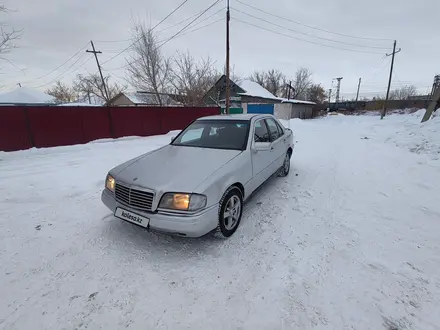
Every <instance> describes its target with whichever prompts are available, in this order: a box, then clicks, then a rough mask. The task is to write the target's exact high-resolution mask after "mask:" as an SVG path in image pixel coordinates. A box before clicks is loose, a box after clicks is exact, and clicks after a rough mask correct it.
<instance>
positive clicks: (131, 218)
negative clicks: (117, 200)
mask: <svg viewBox="0 0 440 330" xmlns="http://www.w3.org/2000/svg"><path fill="white" fill-rule="evenodd" d="M115 217H117V218H119V219H122V220H125V221H128V222H131V223H134V224H136V225H139V226H142V227H145V228H146V227H148V223H149V222H150V219H148V218H146V217H144V216H142V215H139V214H136V213H133V212H131V211H127V210H124V209H121V208H120V207H118V208H117V209H116V211H115Z"/></svg>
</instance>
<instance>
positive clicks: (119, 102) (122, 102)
mask: <svg viewBox="0 0 440 330" xmlns="http://www.w3.org/2000/svg"><path fill="white" fill-rule="evenodd" d="M110 105H112V106H130V105H134V103H133V102H131V101H130V99H129V98H128V97H127V96H125V95H124V94H121V95H120V96H119V97H118V98H116V99H115V100H113V101H112V103H111V104H110Z"/></svg>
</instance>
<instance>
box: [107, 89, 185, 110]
mask: <svg viewBox="0 0 440 330" xmlns="http://www.w3.org/2000/svg"><path fill="white" fill-rule="evenodd" d="M178 99H179V95H172V94H160V95H156V94H154V93H147V92H135V93H128V92H126V93H119V94H118V95H116V96H115V97H114V98H113V99H111V100H110V102H109V103H108V104H109V105H112V106H155V107H159V106H181V105H182V103H181V102H179V100H178Z"/></svg>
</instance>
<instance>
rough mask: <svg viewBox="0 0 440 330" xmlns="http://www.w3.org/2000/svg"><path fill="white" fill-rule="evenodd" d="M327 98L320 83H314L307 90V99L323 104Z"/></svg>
mask: <svg viewBox="0 0 440 330" xmlns="http://www.w3.org/2000/svg"><path fill="white" fill-rule="evenodd" d="M327 98H328V96H327V94H326V93H325V90H324V88H323V87H322V86H321V85H320V84H312V85H311V86H310V87H309V88H308V90H307V101H312V102H315V103H318V104H323V103H324V101H325V100H326V99H327Z"/></svg>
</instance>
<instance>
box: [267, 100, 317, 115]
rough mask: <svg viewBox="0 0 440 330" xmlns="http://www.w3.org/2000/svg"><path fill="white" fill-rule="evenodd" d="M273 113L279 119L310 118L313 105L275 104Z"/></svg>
mask: <svg viewBox="0 0 440 330" xmlns="http://www.w3.org/2000/svg"><path fill="white" fill-rule="evenodd" d="M274 114H275V117H277V118H279V119H291V118H300V119H310V118H312V116H313V105H309V104H295V103H281V104H275V110H274Z"/></svg>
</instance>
